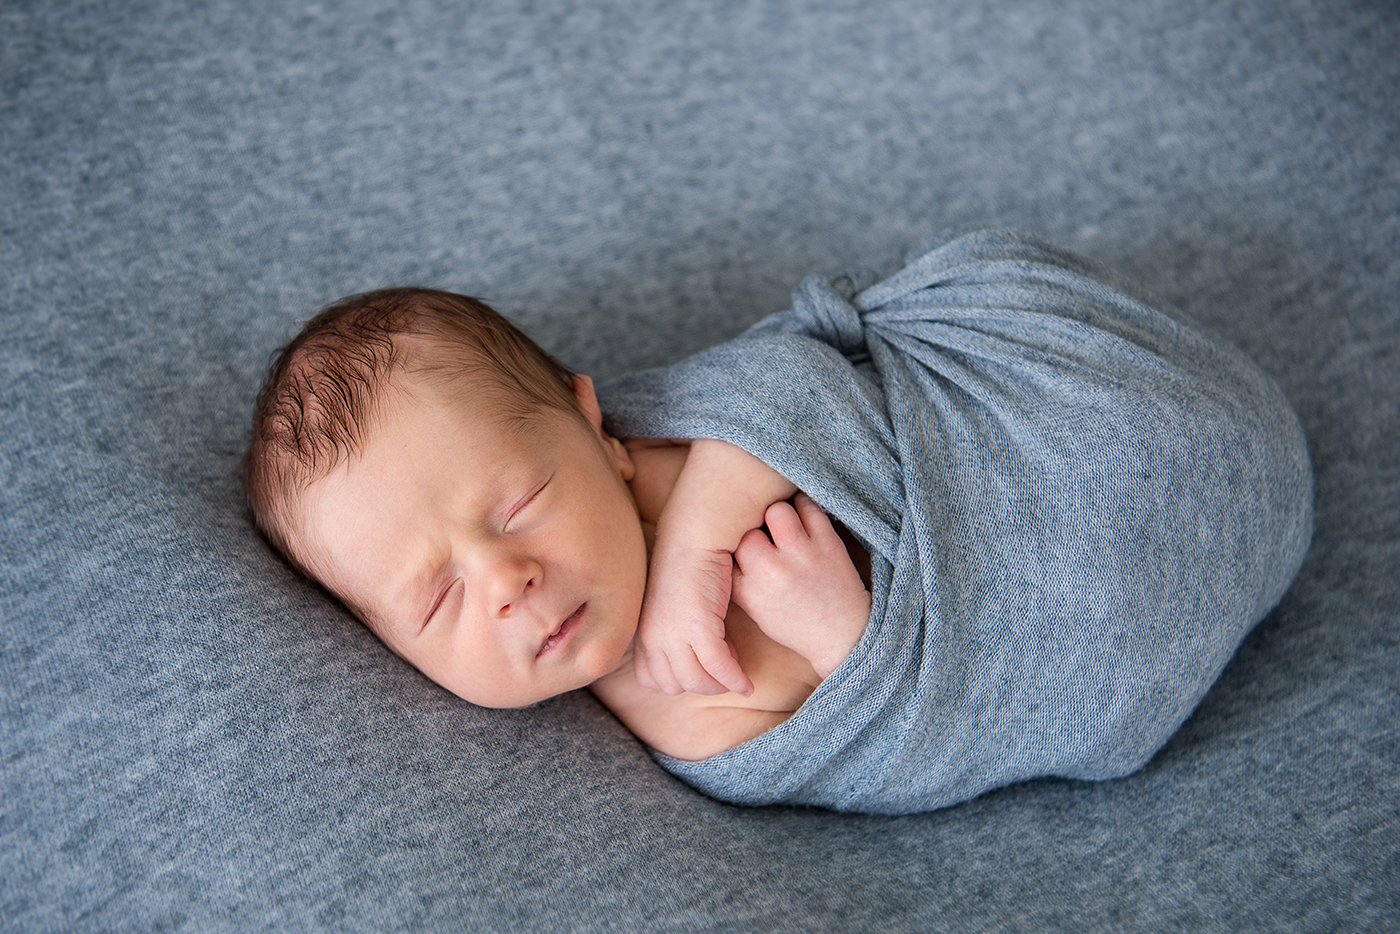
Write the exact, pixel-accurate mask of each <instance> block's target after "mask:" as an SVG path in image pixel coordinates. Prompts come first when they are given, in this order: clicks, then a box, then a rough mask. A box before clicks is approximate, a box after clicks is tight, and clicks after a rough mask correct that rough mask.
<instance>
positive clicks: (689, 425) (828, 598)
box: [245, 231, 1311, 813]
mask: <svg viewBox="0 0 1400 934" xmlns="http://www.w3.org/2000/svg"><path fill="white" fill-rule="evenodd" d="M245 476H246V490H247V494H248V499H249V503H250V506H251V508H252V511H253V514H254V517H255V519H256V521H257V524H258V526H259V528H260V529H261V530H262V531H263V532H264V534H265V535H266V536H267V537H268V539H269V540H270V541H271V542H272V543H273V545H274V546H275V547H276V548H277V549H278V550H279V551H281V553H282V554H284V555H285V556H286V557H287V558H288V559H289V560H290V561H291V562H292V563H293V564H294V565H295V566H296V567H298V568H299V569H300V570H302V571H303V572H305V573H306V574H307V575H308V576H310V577H312V578H313V579H315V580H317V581H319V582H320V583H321V584H322V585H324V586H325V587H326V589H327V590H329V591H330V592H331V593H333V594H334V595H335V596H337V597H338V598H339V599H340V600H341V601H342V602H343V603H344V604H345V605H346V606H347V607H348V608H349V609H350V610H351V611H352V612H353V613H354V614H355V615H356V616H357V617H358V618H359V619H361V620H362V621H363V622H364V623H365V624H366V625H367V626H368V627H369V628H370V629H371V630H372V631H373V632H374V633H375V634H376V635H377V636H378V637H379V638H380V639H381V640H382V641H383V642H384V643H385V644H386V645H387V646H388V647H389V648H390V649H391V650H393V651H394V652H396V653H397V654H398V655H400V656H401V657H403V658H404V659H405V660H406V661H408V662H409V663H410V664H413V665H414V666H416V667H417V668H419V669H420V670H421V671H422V672H423V673H424V674H426V675H427V676H428V677H430V678H432V679H433V680H434V681H436V682H437V683H438V684H440V685H442V686H443V687H444V688H446V689H448V690H449V691H452V692H453V693H455V694H457V695H459V696H461V697H463V698H465V699H466V700H469V701H472V702H474V703H477V704H482V705H486V706H495V707H513V706H523V705H528V704H532V703H535V702H537V701H540V700H543V699H544V698H547V697H551V696H554V695H556V694H560V693H563V692H565V691H569V690H573V689H576V688H581V687H588V688H589V689H590V690H591V691H592V692H593V693H594V694H595V695H596V696H597V697H598V699H599V700H600V701H601V702H602V703H603V704H605V705H606V706H607V707H608V708H609V709H610V710H612V711H613V713H614V714H615V715H616V716H617V717H618V718H619V719H620V720H621V721H622V722H623V723H624V724H625V725H626V726H627V727H628V728H629V729H630V730H632V732H634V733H635V734H636V735H637V736H638V737H639V738H641V739H642V740H643V741H644V742H646V743H647V744H648V745H649V746H650V747H651V748H652V749H653V755H654V756H655V757H656V759H657V760H658V761H659V762H660V763H661V764H662V765H663V766H665V767H666V768H667V769H669V770H670V771H672V772H673V773H675V774H676V775H678V776H680V777H681V778H683V779H684V780H686V781H687V782H689V783H690V784H692V785H693V786H695V787H696V788H698V789H700V790H702V791H704V792H706V793H707V794H710V795H712V796H714V797H717V798H720V799H722V800H726V801H731V802H735V803H740V804H766V803H774V802H788V803H797V804H812V805H819V806H823V807H828V808H834V809H837V810H851V811H864V812H876V813H908V812H912V811H920V810H929V809H932V808H937V807H942V806H946V805H949V804H953V803H956V802H958V801H962V800H966V799H968V798H971V797H974V796H976V795H978V794H981V793H982V792H984V791H986V790H988V789H991V788H995V787H998V786H1001V785H1005V784H1009V783H1011V782H1015V781H1020V780H1023V779H1028V778H1033V777H1037V776H1051V775H1053V776H1064V777H1071V778H1088V779H1102V778H1110V777H1116V776H1121V775H1125V774H1128V773H1129V772H1132V771H1134V770H1135V769H1137V768H1139V767H1140V766H1141V765H1142V764H1144V763H1145V762H1146V761H1147V760H1148V759H1149V758H1150V757H1151V756H1152V754H1153V753H1155V752H1156V751H1157V750H1158V749H1159V748H1160V747H1161V746H1162V745H1163V744H1164V743H1165V742H1166V741H1167V739H1168V738H1169V737H1170V736H1171V734H1172V733H1173V732H1174V731H1175V730H1176V728H1177V727H1178V726H1179V725H1180V724H1181V722H1182V721H1183V720H1184V719H1185V718H1186V717H1187V716H1188V715H1189V714H1190V713H1191V711H1192V710H1193V709H1194V708H1195V706H1196V704H1197V703H1198V702H1199V701H1200V699H1201V697H1202V696H1203V695H1204V694H1205V692H1206V690H1207V689H1208V688H1209V687H1210V685H1211V684H1212V683H1213V682H1214V680H1215V679H1216V677H1217V676H1218V674H1219V672H1220V670H1221V668H1222V667H1223V666H1224V664H1225V663H1226V661H1228V659H1229V657H1230V655H1231V654H1232V653H1233V651H1234V649H1235V648H1236V646H1237V645H1238V644H1239V641H1240V640H1241V639H1242V638H1243V636H1244V635H1245V633H1247V632H1248V631H1249V629H1250V628H1251V627H1252V626H1253V625H1254V624H1255V623H1257V622H1258V620H1259V619H1261V618H1262V617H1263V615H1264V614H1265V613H1267V612H1268V610H1269V609H1270V608H1272V607H1273V606H1274V605H1275V604H1276V603H1277V602H1278V600H1279V599H1280V598H1281V597H1282V595H1283V592H1284V591H1285V589H1286V588H1287V586H1288V584H1289V582H1290V581H1291V579H1292V577H1293V575H1294V574H1295V573H1296V571H1297V568H1298V566H1299V564H1300V563H1301V560H1302V556H1303V553H1304V551H1305V550H1306V548H1307V544H1308V540H1309V538H1310V533H1311V473H1310V467H1309V463H1308V459H1307V452H1306V446H1305V443H1304V441H1303V438H1302V434H1301V430H1300V428H1299V426H1298V423H1297V419H1296V416H1295V415H1294V414H1293V412H1292V410H1291V408H1289V406H1288V404H1287V402H1286V400H1284V398H1283V397H1282V394H1281V393H1280V392H1279V390H1278V388H1277V387H1276V386H1275V385H1274V383H1273V382H1272V381H1271V380H1270V379H1269V378H1268V377H1267V376H1265V375H1264V374H1263V373H1262V372H1261V371H1259V370H1258V368H1257V367H1256V366H1255V365H1254V364H1253V363H1252V362H1250V361H1249V360H1248V359H1246V358H1245V357H1244V356H1243V355H1242V354H1240V353H1239V352H1238V351H1236V350H1234V349H1232V348H1230V347H1228V346H1227V345H1225V344H1224V343H1222V342H1221V341H1219V340H1218V339H1214V338H1211V337H1209V336H1207V335H1205V334H1204V333H1202V331H1201V330H1200V329H1199V328H1192V327H1188V326H1186V325H1184V324H1182V323H1180V322H1179V321H1178V320H1176V319H1173V318H1171V317H1168V316H1167V315H1165V314H1163V313H1162V312H1160V311H1158V310H1156V309H1154V308H1153V307H1151V306H1150V305H1148V304H1145V303H1144V302H1142V301H1141V300H1140V299H1138V298H1135V297H1133V296H1131V295H1130V294H1128V293H1127V292H1126V291H1125V290H1124V288H1123V287H1122V286H1120V285H1117V284H1115V283H1114V282H1113V281H1112V280H1111V278H1110V277H1109V276H1107V274H1105V273H1103V272H1102V271H1101V270H1098V269H1096V268H1094V267H1092V266H1090V265H1089V264H1088V263H1087V262H1086V261H1085V260H1083V259H1081V258H1079V257H1077V256H1074V255H1073V254H1070V253H1068V252H1066V251H1062V250H1058V249H1056V248H1054V247H1052V246H1050V245H1048V244H1046V243H1044V242H1042V241H1039V240H1036V239H1034V238H1032V237H1028V236H1026V235H1024V234H1019V233H1016V232H1010V231H991V232H984V233H980V234H973V235H969V236H967V237H963V238H960V239H959V240H956V241H954V242H952V243H950V244H948V245H946V246H944V247H942V248H940V249H937V250H934V251H933V252H931V253H929V254H927V255H925V256H923V257H922V258H920V259H918V260H916V261H915V262H913V263H911V264H910V265H908V266H906V267H905V269H903V270H901V271H900V272H899V273H896V274H895V275H894V276H892V277H890V278H888V279H886V280H884V281H883V282H878V283H873V282H867V281H863V279H862V277H860V276H856V275H852V276H844V277H839V278H837V279H834V280H824V279H816V278H813V279H809V280H807V281H805V282H804V283H803V284H802V285H801V286H799V288H798V289H797V290H796V291H795V292H794V305H793V308H791V309H789V310H788V311H785V312H780V313H778V314H776V315H772V316H770V317H769V318H767V319H764V320H763V321H761V322H760V323H759V324H757V325H755V326H754V327H753V328H751V329H750V330H749V331H748V332H746V333H745V334H743V335H741V336H740V337H739V338H736V339H735V340H733V341H730V342H728V343H726V344H722V345H720V346H719V347H716V348H713V349H711V350H709V351H706V352H704V353H701V354H698V355H696V356H694V357H691V358H689V359H687V360H685V361H682V362H681V363H679V364H675V365H673V366H670V367H663V368H659V369H656V370H649V371H645V372H642V373H638V374H633V375H631V376H628V377H624V378H622V379H620V380H616V381H614V382H612V383H610V384H608V385H606V386H602V387H599V389H598V390H597V391H596V392H595V389H594V386H593V384H592V382H591V381H590V380H589V379H588V377H586V376H582V375H577V374H572V373H569V372H568V371H566V370H564V369H563V368H562V367H560V366H559V364H557V363H556V362H555V361H554V360H552V359H551V358H550V357H549V356H548V355H546V354H545V353H544V352H543V351H542V350H540V349H539V348H538V347H537V346H536V345H535V344H534V343H533V342H531V341H530V340H529V339H528V338H527V337H525V336H524V335H522V334H521V333H520V332H519V331H517V330H516V329H515V328H514V327H512V326H511V325H510V324H509V323H508V322H506V321H505V320H504V319H503V318H501V317H500V316H499V315H497V314H495V313H494V312H493V311H491V310H490V309H489V308H488V307H486V306H485V305H484V304H482V303H481V302H479V301H476V300H474V299H470V298H467V297H465V296H459V295H453V294H450V293H445V292H437V291H432V290H425V289H388V290H383V291H380V292H374V293H368V294H365V295H360V296H354V297H351V298H349V299H346V300H344V301H342V302H340V303H337V304H336V305H333V306H331V307H329V308H328V309H326V310H325V311H323V312H322V313H321V314H320V315H318V316H317V317H316V318H314V319H312V321H310V322H309V323H308V324H307V325H306V327H305V328H304V329H303V331H302V332H301V334H299V335H298V336H297V337H296V338H295V339H294V340H293V341H292V342H291V343H290V344H289V345H288V346H287V347H286V348H284V350H283V351H282V353H281V355H280V356H279V358H278V360H277V361H276V362H275V363H274V365H273V368H272V370H271V372H270V373H269V376H268V380H267V383H266V384H265V386H264V387H263V390H262V393H261V394H260V396H259V399H258V403H257V407H256V411H255V414H254V426H253V437H252V442H251V444H250V447H249V451H248V454H247V457H246V461H245ZM833 518H834V520H835V521H833Z"/></svg>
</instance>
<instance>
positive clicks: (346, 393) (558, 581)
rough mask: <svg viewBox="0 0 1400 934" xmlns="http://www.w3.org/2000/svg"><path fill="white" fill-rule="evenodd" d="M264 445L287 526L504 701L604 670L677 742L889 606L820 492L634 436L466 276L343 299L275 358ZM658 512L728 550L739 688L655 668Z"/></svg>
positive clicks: (325, 562) (810, 670)
mask: <svg viewBox="0 0 1400 934" xmlns="http://www.w3.org/2000/svg"><path fill="white" fill-rule="evenodd" d="M247 464H248V470H247V478H248V495H249V501H250V503H252V505H253V510H254V514H255V516H256V518H257V521H258V524H259V526H260V527H261V528H262V529H263V530H264V532H265V533H266V534H267V536H268V537H269V539H270V540H272V541H273V542H274V543H276V544H277V546H278V547H279V549H281V550H282V552H283V553H284V554H285V555H286V556H287V557H288V558H289V559H290V560H291V561H292V562H293V563H294V564H295V565H296V566H297V567H298V568H300V569H302V570H303V571H304V572H305V573H306V574H307V575H308V576H310V577H311V578H313V579H314V580H317V581H319V582H320V583H321V584H322V585H324V586H325V587H326V589H328V590H329V591H330V592H331V593H333V594H335V595H336V596H337V597H338V598H339V599H340V600H341V601H342V602H343V603H344V604H345V605H346V606H347V607H349V608H350V609H351V610H352V611H353V612H354V613H355V614H356V615H357V616H358V617H359V618H360V619H361V620H362V621H363V622H364V623H365V624H366V625H367V626H368V627H369V628H370V629H371V630H372V631H373V632H374V633H375V634H376V635H377V636H378V637H379V638H380V639H381V640H383V642H384V643H385V644H386V645H387V646H389V648H391V649H392V650H393V651H394V652H396V653H397V654H398V655H399V656H401V657H402V658H404V659H405V660H406V661H408V662H409V663H410V664H412V665H414V666H415V667H417V668H418V669H419V670H420V671H422V672H423V673H424V674H426V675H427V676H428V677H430V678H432V679H433V680H434V681H436V682H437V683H438V684H440V685H442V686H443V687H445V688H447V689H448V690H449V691H452V692H453V693H455V694H457V695H458V696H460V697H462V698H464V699H466V700H469V701H471V702H473V703H476V704H480V705H483V706H488V707H519V706H524V705H527V704H532V703H535V702H537V701H540V700H543V699H545V698H548V697H552V696H554V695H556V694H561V693H563V692H565V691H570V690H574V689H577V688H582V687H589V688H591V690H592V691H593V693H594V694H595V695H597V697H598V698H599V699H600V700H601V701H602V702H603V703H604V704H606V705H607V706H608V707H609V708H610V709H611V710H612V711H613V712H614V713H615V714H616V715H617V716H618V718H619V719H621V720H622V722H623V723H624V724H626V726H627V727H628V728H629V729H631V730H632V731H633V732H634V733H635V734H637V735H638V736H639V737H641V738H642V739H643V740H645V741H646V742H647V743H648V744H650V745H651V746H652V747H653V748H655V749H658V750H660V751H662V752H664V753H667V754H670V755H672V756H675V757H678V758H683V759H700V758H704V757H706V756H709V755H713V754H714V753H717V752H720V751H722V750H724V749H728V748H730V747H732V746H736V745H738V744H739V743H741V742H743V741H745V740H747V739H751V738H753V737H754V736H757V735H759V734H760V733H763V732H764V731H766V730H767V729H769V728H770V727H772V726H774V725H775V724H777V723H780V722H781V721H782V720H784V719H785V718H786V717H788V716H789V715H791V714H792V712H793V711H795V710H796V709H797V708H798V707H799V706H800V705H801V703H802V702H803V701H804V700H805V699H806V698H807V696H808V695H809V694H810V693H811V692H812V690H813V688H815V687H816V685H817V684H818V683H820V681H821V680H822V678H823V677H825V676H826V675H827V674H829V673H830V672H831V670H832V669H834V668H835V667H836V665H837V664H839V663H840V661H841V659H842V658H844V656H845V655H846V653H847V652H849V651H850V648H851V646H853V645H854V644H855V642H856V640H857V639H858V638H859V636H860V634H861V631H862V630H863V629H864V627H865V623H866V620H867V619H868V616H869V610H870V595H869V592H868V591H867V589H866V585H865V584H864V583H863V582H862V580H861V578H860V576H859V575H858V573H857V571H856V569H855V566H854V564H853V561H852V559H851V557H850V555H849V554H848V553H847V551H846V546H845V545H843V542H842V540H841V538H840V537H838V534H837V532H836V531H835V530H834V529H833V527H832V524H831V523H830V521H828V520H827V518H826V516H825V515H824V514H823V513H822V511H821V509H819V508H818V507H817V506H816V505H815V504H814V503H813V502H812V501H811V499H810V498H808V497H805V496H802V495H801V494H797V495H795V496H794V494H796V490H795V488H794V487H793V485H792V484H791V483H789V482H788V481H786V480H785V479H784V478H783V477H782V476H781V475H779V474H778V473H776V472H775V471H774V470H772V469H771V468H769V467H767V466H766V465H764V464H763V463H762V462H761V461H759V460H758V459H757V458H755V457H753V456H752V455H750V454H748V453H746V452H744V451H742V450H740V449H739V448H736V447H734V446H733V445H730V444H728V443H726V442H723V441H714V440H701V441H697V442H695V443H694V444H690V443H688V442H682V443H672V442H669V441H658V440H649V439H629V440H628V442H627V443H626V444H625V445H624V444H622V443H620V442H619V441H618V440H617V439H615V438H612V437H611V436H609V435H608V434H607V432H606V431H604V430H603V427H602V415H601V413H600V411H599V409H598V403H597V400H596V397H595V395H594V392H593V384H592V381H591V380H590V379H589V378H588V377H587V376H581V375H571V374H568V373H567V372H565V371H563V370H562V368H560V367H559V365H558V364H557V363H555V362H554V361H553V360H552V359H551V358H550V357H549V356H548V355H546V354H545V353H544V352H543V351H542V350H541V349H540V348H539V347H538V346H536V345H535V344H534V343H533V342H532V341H530V340H529V338H527V337H525V335H523V334H521V333H520V332H519V331H518V330H516V329H515V328H514V327H513V326H512V325H511V324H510V323H509V322H507V321H506V320H505V319H504V318H502V317H501V316H500V315H498V314H496V313H495V312H494V311H492V310H491V309H490V308H488V307H487V306H485V305H484V304H482V303H481V302H478V301H476V300H475V299H471V298H468V297H466V296H461V295H453V294H450V293H445V292H437V291H432V290H427V289H386V290H383V291H379V292H373V293H369V294H366V295H359V296H354V297H352V298H349V299H346V300H345V301H342V302H340V303H338V304H336V305H333V306H331V307H329V308H327V309H326V310H325V311H323V312H322V313H321V314H320V315H318V316H317V317H316V318H314V319H313V320H312V321H310V322H309V323H308V324H307V325H306V327H305V329H304V330H303V332H302V334H301V335H300V336H299V337H297V338H296V339H295V340H294V341H293V342H292V343H291V344H290V345H289V346H288V347H287V348H286V349H285V351H284V352H283V354H282V356H281V358H280V360H279V361H278V362H277V364H276V365H275V368H274V371H273V373H272V375H271V377H270V379H269V382H268V384H267V386H266V387H265V390H264V392H263V394H262V396H261V398H260V400H259V404H258V408H257V415H256V419H255V430H254V438H253V443H252V446H251V448H250V451H249V456H248V460H247ZM673 491H676V492H677V493H678V494H679V495H674V494H673ZM789 498H792V499H793V502H792V503H791V504H789V503H788V502H787V501H786V500H787V499H789ZM668 502H669V504H670V505H669V506H668ZM687 510H688V511H689V516H687V515H686V512H687ZM765 514H766V515H767V519H768V523H769V529H770V531H771V533H772V538H771V539H770V538H769V537H768V536H767V535H765V534H764V533H763V532H762V531H760V530H758V529H757V526H759V525H761V524H762V523H763V521H764V517H765ZM672 516H676V517H678V518H675V519H670V520H669V521H663V517H667V518H668V519H669V517H672ZM658 525H661V526H662V528H664V529H669V531H670V534H671V535H672V536H673V540H674V542H675V544H674V545H673V546H672V548H671V551H672V553H674V554H679V555H680V557H681V559H682V560H684V558H685V557H686V556H687V554H688V553H690V551H692V550H693V549H695V548H697V547H701V546H700V545H698V544H697V543H700V542H705V543H709V544H707V545H706V546H704V549H705V550H704V553H705V554H706V555H710V556H711V557H712V560H722V561H723V563H724V567H723V570H722V579H721V581H720V584H721V587H722V591H721V592H718V593H717V595H716V597H715V599H716V601H717V605H718V606H719V607H720V610H719V611H718V617H719V619H720V621H721V624H720V625H721V628H720V629H719V631H718V633H717V636H716V639H715V640H714V642H715V643H716V644H717V645H718V646H719V648H720V651H721V653H722V657H720V658H717V659H714V658H712V659H711V660H710V664H711V665H712V666H713V667H714V668H716V669H717V670H719V671H721V672H722V673H723V674H724V675H725V676H726V677H728V679H729V681H730V683H731V684H732V685H733V686H734V688H735V690H734V691H732V692H731V691H728V690H727V689H726V688H724V687H719V686H718V685H717V684H714V683H710V684H705V683H692V684H691V685H690V686H691V687H692V689H693V692H691V693H685V694H681V693H680V692H679V690H676V689H672V691H671V693H669V694H668V693H662V692H660V691H656V690H649V689H647V688H646V687H644V686H643V685H642V684H641V683H639V681H638V679H637V677H635V662H636V659H637V651H636V648H635V642H636V640H635V638H634V637H635V635H636V632H637V626H638V620H639V618H640V615H641V611H642V606H643V596H644V585H645V583H646V579H647V572H648V554H649V552H651V551H652V547H653V543H654V542H655V541H656V540H657V538H658V537H657V535H656V529H657V527H658ZM745 533H749V534H747V535H745ZM741 539H742V541H741ZM660 540H661V541H662V542H663V547H662V549H661V553H662V554H665V553H666V549H665V546H664V542H665V534H664V533H663V535H662V536H661V537H660ZM851 547H852V548H855V549H859V546H858V545H856V544H855V543H854V542H853V541H852V542H851ZM857 553H858V554H860V552H857ZM731 554H734V555H735V556H736V557H737V559H738V567H737V568H735V569H734V570H733V571H732V572H731V568H730V566H729V556H730V555H731ZM720 556H722V559H721V558H720ZM661 564H664V562H652V566H653V568H656V567H658V566H659V565H661ZM867 564H868V562H867ZM745 572H747V573H745ZM731 574H732V577H733V581H734V587H733V590H734V597H735V602H736V603H737V605H731V604H730V602H729V589H730V588H729V585H730V581H731ZM661 588H664V583H663V584H660V585H658V587H657V588H653V592H655V591H656V590H657V589H661ZM745 609H748V610H749V611H750V612H749V613H745ZM750 614H752V615H750ZM755 620H758V621H759V625H757V626H756V625H755V622H754V621H755ZM697 670H699V671H700V672H701V674H700V677H704V673H703V670H701V669H699V668H698V667H697ZM746 671H747V672H748V675H747V676H746V675H745V672H746ZM668 673H669V672H668ZM648 683H651V682H648ZM702 692H708V693H709V694H718V695H719V696H707V695H706V693H702Z"/></svg>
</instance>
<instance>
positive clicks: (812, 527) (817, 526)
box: [792, 491, 840, 540]
mask: <svg viewBox="0 0 1400 934" xmlns="http://www.w3.org/2000/svg"><path fill="white" fill-rule="evenodd" d="M792 505H793V507H794V509H795V511H796V514H797V516H798V518H800V519H801V520H802V525H803V528H804V529H806V531H807V534H808V535H809V536H811V537H812V538H813V539H818V540H820V539H823V538H827V537H830V538H833V539H837V538H839V537H840V536H838V535H837V534H836V527H835V526H833V525H832V524H831V519H830V517H828V516H827V514H826V512H825V511H824V510H823V509H822V508H821V507H820V506H818V505H817V501H816V500H814V499H812V497H810V496H808V495H807V494H806V493H803V492H801V491H798V493H797V495H796V496H794V497H793V498H792Z"/></svg>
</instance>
